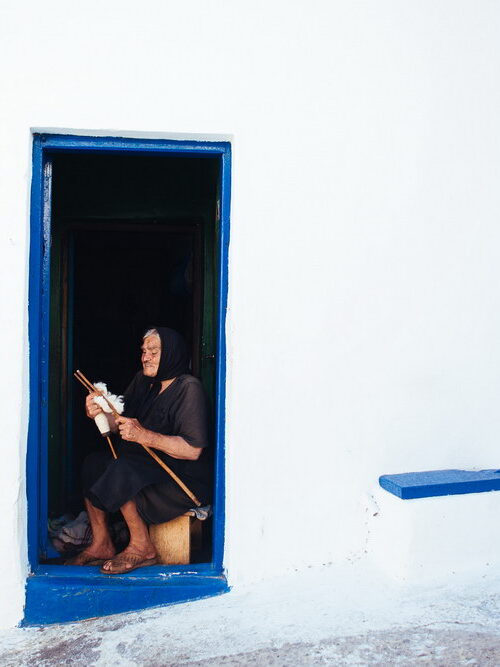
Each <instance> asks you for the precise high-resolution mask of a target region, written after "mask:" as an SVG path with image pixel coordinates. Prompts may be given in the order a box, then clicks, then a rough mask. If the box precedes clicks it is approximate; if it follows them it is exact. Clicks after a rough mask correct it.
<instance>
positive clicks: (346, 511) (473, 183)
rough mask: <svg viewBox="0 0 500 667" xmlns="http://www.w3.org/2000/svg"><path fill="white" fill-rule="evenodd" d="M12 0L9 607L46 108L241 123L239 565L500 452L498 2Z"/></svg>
mask: <svg viewBox="0 0 500 667" xmlns="http://www.w3.org/2000/svg"><path fill="white" fill-rule="evenodd" d="M0 12H1V16H0V44H1V49H2V51H3V54H2V58H1V63H2V64H1V67H2V70H3V77H2V98H3V99H2V103H1V104H0V121H1V122H0V137H1V139H0V141H1V144H0V145H1V160H2V163H1V171H0V221H1V225H0V235H1V236H0V292H1V310H0V318H1V321H0V326H1V332H2V344H1V346H0V350H1V353H0V354H1V368H2V383H1V384H0V392H1V394H0V395H1V401H0V404H1V411H2V421H1V424H2V428H1V435H2V465H1V466H0V500H1V506H2V512H1V514H0V536H1V537H0V588H1V589H2V596H1V600H0V624H1V625H7V624H11V623H14V622H17V621H18V620H19V618H20V616H21V613H22V603H23V586H24V577H25V574H26V566H25V561H26V557H25V539H26V538H25V533H26V531H25V514H26V502H25V488H24V456H25V443H26V432H27V414H28V401H29V395H28V369H27V354H28V349H27V298H26V294H27V270H28V240H29V239H28V210H29V183H30V150H31V145H30V141H31V136H30V128H33V127H37V128H41V127H52V128H76V129H77V130H78V129H80V128H86V129H90V130H103V129H109V128H112V129H114V130H115V131H116V133H117V134H120V133H122V132H123V133H125V132H129V133H132V134H134V131H139V132H146V133H151V136H156V135H157V133H167V134H171V133H194V134H197V133H199V134H200V135H202V136H207V137H208V136H209V135H226V136H227V135H232V136H233V137H234V142H233V146H234V171H233V180H234V183H233V199H232V239H231V250H230V264H231V274H230V308H229V313H228V337H229V338H228V342H229V348H228V349H229V375H228V406H227V408H228V414H227V425H228V438H227V447H228V458H227V463H228V496H227V503H228V527H227V558H226V564H227V567H228V571H229V576H230V580H231V583H232V584H233V585H238V583H240V582H241V581H243V580H248V579H252V578H256V577H261V576H268V575H273V574H274V573H277V572H282V571H284V570H285V569H292V568H303V567H305V566H307V565H314V564H320V563H327V562H333V563H340V562H344V561H346V559H348V560H355V559H359V558H361V557H362V556H363V555H364V552H365V550H368V551H369V548H367V547H366V545H367V544H368V539H367V535H368V524H367V516H368V515H369V514H370V512H371V510H369V509H368V508H369V507H370V498H369V495H370V493H372V492H373V490H374V489H375V487H376V480H377V477H378V475H379V474H381V473H388V472H402V471H407V470H418V469H429V468H442V467H461V466H465V467H467V466H484V467H496V466H498V465H499V463H500V461H499V458H500V454H499V448H498V439H499V437H498V434H499V431H500V410H499V409H498V405H499V399H500V351H499V349H500V348H499V344H498V341H499V339H500V308H499V307H498V302H499V297H500V270H499V268H498V265H499V261H498V255H499V243H500V225H499V224H498V216H499V212H500V188H499V186H498V178H499V167H500V164H499V161H500V134H499V133H500V130H499V128H500V125H499V123H498V115H499V111H500V109H499V106H500V89H499V79H498V68H499V64H500V63H499V60H500V41H499V39H498V34H499V29H500V6H499V5H498V3H493V2H480V3H478V2H473V1H472V0H470V1H468V2H464V1H460V0H459V1H457V0H453V1H452V0H437V1H436V0H419V2H410V1H404V2H401V0H393V1H391V0H379V1H378V2H355V1H354V2H353V1H351V0H343V1H339V0H338V1H335V0H316V1H315V2H312V3H311V2H306V1H305V0H304V1H298V0H292V1H291V2H290V0H286V1H285V0H273V1H272V2H269V1H265V2H264V1H263V0H255V1H253V2H244V1H243V0H236V1H234V0H220V1H214V2H205V1H202V0H195V1H193V0H192V1H191V2H173V1H172V0H149V1H146V2H141V3H137V2H131V1H130V0H120V1H119V2H118V1H117V0H109V1H107V2H100V1H97V0H89V1H88V2H86V3H83V4H81V3H80V4H78V3H67V2H62V1H55V0H46V1H45V2H43V3H40V2H34V1H31V2H18V1H17V0H16V1H15V0H4V2H3V3H2V7H1V9H0ZM459 527H460V525H459V523H458V519H457V529H459ZM370 530H371V531H373V530H375V531H376V530H377V523H376V521H375V522H372V524H370Z"/></svg>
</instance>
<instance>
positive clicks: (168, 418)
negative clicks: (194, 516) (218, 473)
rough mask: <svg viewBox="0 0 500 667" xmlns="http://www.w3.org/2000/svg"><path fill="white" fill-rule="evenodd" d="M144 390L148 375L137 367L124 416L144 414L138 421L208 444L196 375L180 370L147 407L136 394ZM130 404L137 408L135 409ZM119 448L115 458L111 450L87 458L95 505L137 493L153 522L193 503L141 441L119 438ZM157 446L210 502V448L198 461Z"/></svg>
mask: <svg viewBox="0 0 500 667" xmlns="http://www.w3.org/2000/svg"><path fill="white" fill-rule="evenodd" d="M143 393H144V376H143V375H142V373H140V372H139V373H137V375H136V376H135V378H134V380H133V381H132V383H131V384H130V386H129V388H128V389H127V391H126V392H125V411H124V416H125V417H137V414H142V416H141V418H140V419H139V421H140V423H141V425H142V426H144V427H145V428H147V429H149V430H150V431H154V432H155V433H161V434H162V435H179V436H182V438H184V440H185V441H186V442H187V443H189V444H190V445H192V446H193V447H200V448H206V446H207V445H208V428H207V421H208V419H207V400H206V396H205V392H204V390H203V387H202V384H201V382H200V381H199V380H198V379H197V378H195V377H194V376H192V375H187V374H183V375H180V376H179V377H178V378H176V379H175V380H174V381H173V382H172V384H171V385H170V386H169V387H168V388H167V389H165V390H164V391H163V392H161V393H160V394H158V395H156V397H154V398H153V400H152V401H151V400H149V401H148V402H147V409H146V411H144V410H140V409H139V408H138V407H137V400H136V399H137V397H138V396H142V394H143ZM127 405H129V406H130V408H129V409H127ZM130 410H132V411H134V412H135V413H136V414H131V413H130ZM117 437H118V436H114V439H115V440H116V439H117ZM115 449H116V453H117V455H118V458H117V459H113V457H112V456H111V452H109V451H108V450H103V451H100V452H96V453H94V454H90V455H89V456H88V457H87V458H86V459H85V462H84V465H83V490H84V495H85V497H86V498H88V499H89V500H90V502H91V503H92V504H93V505H94V506H95V507H97V508H99V509H101V510H104V511H106V512H116V511H118V510H119V508H120V507H121V506H122V505H124V504H125V503H126V502H127V501H128V500H132V499H134V500H135V502H136V504H137V510H138V512H139V514H140V515H141V517H142V518H143V519H144V521H146V523H149V524H156V523H163V522H164V521H170V520H171V519H174V518H175V517H177V516H180V515H181V514H184V512H185V511H186V510H188V509H191V508H192V507H193V501H192V500H191V499H190V498H189V497H188V496H187V495H186V493H185V492H184V491H183V490H182V489H181V488H180V487H179V486H178V485H177V484H176V482H174V481H173V479H172V478H171V477H170V476H169V475H168V473H167V472H165V470H163V469H162V468H161V467H160V466H159V465H158V463H156V461H154V460H153V459H152V458H151V457H150V455H149V454H148V453H147V452H146V451H145V450H144V449H143V448H142V447H141V445H139V444H138V443H135V442H128V441H125V440H122V439H121V438H120V439H119V440H118V441H117V443H116V445H115ZM154 451H155V453H156V454H157V455H158V456H159V457H160V458H161V459H162V460H163V461H164V462H165V463H166V464H167V465H168V466H169V467H170V468H171V469H172V470H173V471H174V472H175V473H176V474H177V475H178V476H179V477H180V479H181V480H182V481H183V482H184V483H185V484H186V486H187V487H188V488H189V489H190V490H191V491H192V492H193V493H194V494H195V496H196V497H197V498H198V499H199V500H200V501H201V503H202V504H206V503H209V502H210V462H209V461H208V459H207V452H206V451H203V452H202V453H201V455H200V458H199V459H198V460H196V461H187V460H181V459H175V458H173V457H171V456H169V455H168V454H165V453H164V452H160V451H159V450H157V449H155V450H154Z"/></svg>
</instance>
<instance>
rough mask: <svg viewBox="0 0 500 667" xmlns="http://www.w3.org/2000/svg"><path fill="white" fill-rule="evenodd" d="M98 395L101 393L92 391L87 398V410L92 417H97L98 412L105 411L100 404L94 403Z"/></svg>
mask: <svg viewBox="0 0 500 667" xmlns="http://www.w3.org/2000/svg"><path fill="white" fill-rule="evenodd" d="M96 396H99V394H95V393H92V394H89V395H88V396H87V398H86V399H85V412H86V414H87V417H89V418H90V419H95V417H97V415H98V414H100V413H101V412H104V410H103V409H102V408H101V407H100V406H99V405H97V404H96V403H94V398H96Z"/></svg>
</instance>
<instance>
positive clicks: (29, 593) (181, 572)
mask: <svg viewBox="0 0 500 667" xmlns="http://www.w3.org/2000/svg"><path fill="white" fill-rule="evenodd" d="M82 151H87V152H89V151H91V152H108V153H121V152H128V153H132V152H133V153H140V152H143V153H151V152H158V153H160V152H161V153H168V154H169V155H185V156H188V155H196V156H197V157H199V156H203V155H206V156H207V157H219V158H220V160H221V163H220V164H221V172H220V175H221V211H220V237H219V248H218V253H219V285H218V289H219V298H218V302H219V308H218V316H217V318H218V319H217V368H216V439H217V448H216V460H215V478H216V479H215V482H216V483H215V491H214V522H213V527H214V530H213V558H212V563H209V564H201V565H196V566H184V567H182V566H175V568H172V567H166V566H165V567H161V566H158V567H154V568H146V569H144V570H140V571H139V572H140V574H139V575H136V574H135V573H131V574H129V575H124V576H123V577H114V578H113V580H112V581H110V578H109V577H108V576H106V575H100V574H99V573H98V571H97V574H96V571H94V568H78V572H74V570H75V568H71V567H60V566H50V565H48V566H41V565H40V564H39V552H40V549H42V548H43V546H44V542H45V534H46V531H47V451H48V448H47V419H48V373H49V369H48V365H49V313H50V309H49V305H50V304H49V298H50V231H51V230H50V223H51V211H50V203H51V201H50V200H51V155H53V154H54V153H58V152H66V153H71V152H74V153H79V152H82ZM230 197H231V146H230V144H229V143H228V142H195V141H171V140H153V139H151V140H149V139H132V138H116V137H81V136H77V135H55V134H35V135H34V137H33V176H32V187H31V219H30V230H31V238H30V277H29V304H28V316H29V334H28V335H29V349H30V416H29V427H28V452H27V461H26V466H27V470H26V474H27V492H28V557H29V563H30V568H31V572H32V574H31V575H30V577H29V578H28V580H27V585H26V607H25V619H24V624H40V623H55V622H64V621H70V620H77V619H83V618H89V617H93V616H99V615H103V614H112V613H118V612H120V611H129V610H132V609H142V608H145V607H149V606H155V605H160V604H169V603H173V602H179V601H183V600H193V599H198V598H201V597H207V596H208V595H216V594H219V593H222V592H224V591H227V590H228V586H227V582H226V579H225V576H224V566H223V563H224V530H225V515H224V511H225V466H224V461H225V385H226V334H225V323H226V309H227V293H228V251H229V228H230V218H229V216H230ZM185 568H188V569H185ZM82 570H85V571H84V572H82ZM132 583H133V585H132Z"/></svg>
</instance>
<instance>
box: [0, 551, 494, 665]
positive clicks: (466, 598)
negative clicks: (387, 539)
mask: <svg viewBox="0 0 500 667" xmlns="http://www.w3.org/2000/svg"><path fill="white" fill-rule="evenodd" d="M499 591H500V578H499V576H498V572H490V574H489V575H487V576H484V577H480V578H478V579H477V578H471V577H470V576H468V577H465V578H464V577H460V576H456V577H455V578H454V579H453V581H450V582H449V583H448V585H446V586H438V587H434V586H422V585H421V584H420V585H415V584H413V585H411V586H400V585H396V584H395V583H394V582H391V581H390V580H388V579H384V578H383V577H381V576H380V573H379V572H377V571H374V570H372V569H371V568H370V567H367V566H366V564H363V566H361V567H360V565H359V564H357V565H351V566H344V567H341V568H333V567H330V568H324V567H323V568H311V569H308V570H306V571H303V572H299V573H293V574H289V575H286V576H283V577H276V578H275V579H274V580H273V581H271V582H265V583H260V584H256V585H252V586H241V587H239V589H238V590H235V591H232V592H230V593H228V594H226V595H224V596H221V597H217V598H212V599H208V600H201V601H198V602H194V603H189V604H181V605H177V606H172V607H164V608H158V609H153V610H147V611H143V612H139V613H132V614H121V615H117V616H112V617H108V618H102V619H94V620H90V621H83V622H81V623H73V624H68V625H62V626H61V625H56V626H48V627H45V628H28V629H12V630H8V631H4V632H2V633H0V663H1V664H5V665H13V664H15V665H19V666H21V665H23V666H24V665H29V666H31V665H36V666H37V667H39V666H44V667H45V666H47V667H49V666H50V667H52V666H53V665H66V664H69V665H74V666H80V665H81V666H82V667H84V666H85V667H87V665H95V666H96V667H97V666H98V667H107V666H108V665H120V667H122V666H123V667H128V666H130V667H133V666H136V665H141V666H142V665H147V666H148V667H152V666H153V665H154V666H158V667H160V666H162V667H164V666H166V665H216V666H218V665H221V664H223V665H225V664H229V665H247V664H249V665H290V666H292V665H293V666H296V665H325V664H332V665H339V664H341V665H344V664H348V665H371V664H377V665H384V666H385V665H412V666H413V665H416V664H432V665H442V666H443V667H445V666H448V665H449V666H453V667H454V666H455V665H466V664H467V665H481V666H483V665H492V666H493V665H498V664H499V662H500V630H499V625H498V620H499V617H500V606H499V602H498V600H499Z"/></svg>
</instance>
